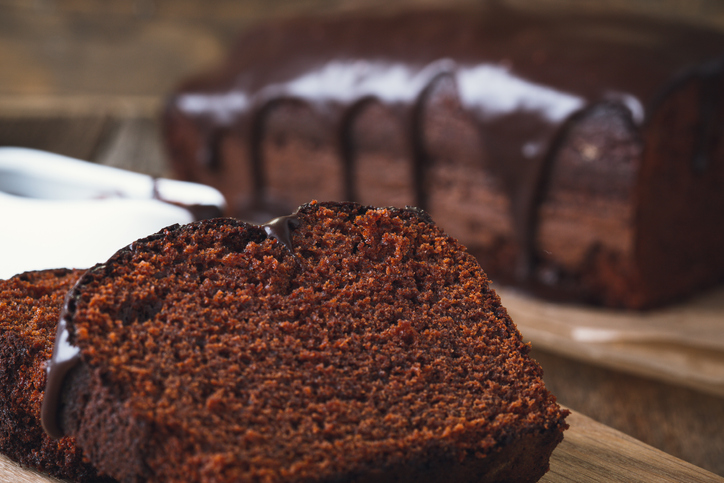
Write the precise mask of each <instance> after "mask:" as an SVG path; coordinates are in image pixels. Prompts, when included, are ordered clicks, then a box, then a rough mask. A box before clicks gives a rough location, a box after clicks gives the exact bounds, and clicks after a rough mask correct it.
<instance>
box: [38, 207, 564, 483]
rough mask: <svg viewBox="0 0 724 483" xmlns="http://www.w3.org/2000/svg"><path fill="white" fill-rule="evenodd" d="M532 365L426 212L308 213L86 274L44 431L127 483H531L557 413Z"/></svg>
mask: <svg viewBox="0 0 724 483" xmlns="http://www.w3.org/2000/svg"><path fill="white" fill-rule="evenodd" d="M528 351H529V346H528V345H526V344H524V343H523V342H522V340H521V336H520V333H519V332H518V330H517V329H516V327H515V325H514V323H513V322H512V321H511V319H510V317H509V316H508V314H507V312H506V310H505V309H504V308H503V307H502V306H501V305H500V300H499V298H498V297H497V295H496V294H495V292H494V291H493V290H492V289H491V288H490V286H489V282H488V280H487V278H486V276H485V274H484V273H483V271H482V270H481V268H480V266H479V265H478V263H477V261H476V260H475V258H474V257H472V256H470V255H469V254H468V253H467V252H466V251H465V250H464V248H462V247H461V246H460V245H459V244H458V243H457V242H456V241H455V240H454V239H451V238H449V237H448V236H447V235H445V234H444V233H443V231H442V230H441V229H439V228H438V227H437V226H436V225H434V224H433V223H432V221H431V220H430V219H429V217H428V216H427V215H426V214H424V213H423V212H421V211H419V210H416V209H392V208H385V209H378V208H372V207H365V206H362V205H358V204H354V203H316V202H313V203H310V204H307V205H304V206H302V207H300V208H299V209H298V211H297V212H296V213H295V214H294V215H292V216H286V217H282V218H279V219H277V220H275V221H274V222H271V223H267V224H266V225H261V226H257V225H250V224H246V223H243V222H241V221H238V220H235V219H230V218H229V219H216V220H210V221H202V222H197V223H193V224H190V225H186V226H181V227H178V226H174V227H170V228H168V229H165V230H163V231H161V232H159V233H158V234H156V235H153V236H150V237H148V238H145V239H142V240H139V241H138V242H136V243H133V244H132V245H131V246H129V247H127V248H125V249H122V250H120V251H119V252H118V253H116V254H115V255H114V256H113V257H112V258H111V259H109V260H108V262H106V263H103V264H99V265H97V266H96V267H94V268H92V269H90V270H89V271H88V272H87V273H86V274H85V275H84V276H83V277H82V279H81V280H80V282H79V283H78V284H77V285H76V286H75V288H74V289H73V290H72V292H71V293H70V295H69V299H68V304H67V306H66V309H65V310H64V312H63V314H62V317H61V323H60V325H59V332H58V338H57V340H56V348H55V352H54V356H53V361H52V365H51V372H50V377H51V379H54V378H57V381H59V382H60V383H59V387H62V389H61V390H60V391H58V393H57V394H55V395H49V394H46V397H45V401H44V406H43V416H44V418H45V420H44V422H45V427H46V429H47V430H48V431H49V432H51V433H52V434H55V435H59V434H62V433H65V434H70V435H73V436H74V437H76V438H77V440H78V442H79V444H80V445H81V446H82V448H83V449H84V451H86V452H87V455H88V457H89V458H90V461H91V462H92V463H94V464H95V465H97V466H98V468H100V469H101V470H102V471H104V472H107V473H108V474H110V475H112V476H114V477H116V478H118V479H119V480H120V481H123V482H140V481H156V482H159V481H200V482H201V481H203V482H211V481H213V482H238V481H265V482H276V481H305V482H312V481H326V482H331V481H349V482H353V481H356V482H363V481H369V482H372V481H374V482H383V481H387V482H392V481H397V482H403V481H411V482H412V481H414V482H425V481H439V482H442V481H456V482H466V481H470V482H481V481H501V482H502V481H536V480H538V479H539V478H540V477H541V476H542V475H543V474H544V473H545V472H546V470H547V468H548V458H549V456H550V454H551V452H552V451H553V449H554V448H555V446H556V445H557V444H558V442H559V441H561V439H562V437H563V434H562V433H563V430H564V429H565V428H566V427H567V425H566V423H565V420H564V419H565V416H566V414H567V411H565V410H563V409H561V408H560V407H559V406H558V405H557V404H556V402H555V398H554V396H552V395H551V394H550V393H549V392H548V391H547V390H546V389H545V387H544V385H543V382H542V379H541V375H542V371H541V368H540V366H539V365H538V364H537V363H536V362H535V361H533V360H532V359H530V357H529V356H528ZM54 384H55V383H54Z"/></svg>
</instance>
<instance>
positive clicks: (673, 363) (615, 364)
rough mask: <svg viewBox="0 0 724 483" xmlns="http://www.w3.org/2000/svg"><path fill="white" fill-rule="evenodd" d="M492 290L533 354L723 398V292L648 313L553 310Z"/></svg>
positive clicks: (575, 308)
mask: <svg viewBox="0 0 724 483" xmlns="http://www.w3.org/2000/svg"><path fill="white" fill-rule="evenodd" d="M495 289H496V291H497V292H498V294H499V295H500V298H501V300H502V302H503V305H504V306H505V307H506V308H507V310H508V313H509V314H510V316H511V317H512V318H513V320H514V321H515V323H516V325H517V326H518V329H519V330H520V332H521V333H522V334H523V338H524V339H526V340H527V341H530V342H531V343H532V344H533V347H534V348H536V349H541V350H544V351H546V352H549V353H552V354H558V355H561V356H565V357H568V358H571V359H574V360H578V361H583V362H589V363H591V364H594V365H597V366H603V367H608V368H611V369H615V370H617V371H624V372H627V373H630V374H635V375H638V376H643V377H646V378H653V379H657V380H660V381H663V382H667V383H671V384H674V385H676V386H680V387H688V388H691V389H695V390H697V391H701V392H704V393H707V394H711V395H714V396H719V397H724V286H719V287H717V288H715V289H713V290H710V291H708V292H707V293H704V294H702V295H700V296H698V297H695V298H693V299H690V300H687V301H685V302H682V303H680V304H675V305H672V306H669V307H665V308H662V309H657V310H652V311H648V312H627V311H620V310H611V309H602V308H595V307H584V306H577V305H572V304H557V303H552V302H546V301H544V300H540V299H535V298H532V297H530V296H527V295H525V294H522V293H520V292H517V291H515V290H511V289H507V288H505V287H503V288H501V287H495Z"/></svg>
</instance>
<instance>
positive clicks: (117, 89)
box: [0, 0, 724, 475]
mask: <svg viewBox="0 0 724 483" xmlns="http://www.w3.org/2000/svg"><path fill="white" fill-rule="evenodd" d="M491 1H492V0H491ZM498 1H501V2H503V3H506V4H510V5H512V6H514V7H516V8H521V9H553V10H555V9H576V10H587V11H593V12H604V11H606V12H610V11H623V12H637V13H641V14H644V15H650V16H657V17H663V18H670V19H677V20H680V21H684V22H691V23H696V24H702V25H709V26H712V27H714V28H718V29H721V30H724V1H722V0H654V1H652V0H498ZM483 4H484V0H448V1H444V0H156V1H154V0H95V1H94V0H0V146H3V145H14V146H26V147H34V148H39V149H46V150H49V151H53V152H57V153H60V154H66V155H70V156H74V157H77V158H81V159H85V160H89V161H95V162H100V163H103V164H109V165H114V166H120V167H124V168H127V169H133V170H136V171H140V172H144V173H148V174H152V175H162V176H170V175H171V173H170V172H169V170H168V167H167V164H166V162H165V159H164V153H163V150H162V148H161V146H160V143H159V136H158V126H157V124H156V119H157V115H158V112H159V110H160V109H161V106H162V105H163V100H164V97H165V96H166V95H167V93H169V92H170V91H171V90H172V89H173V87H174V86H175V85H176V84H177V83H178V82H179V81H180V80H181V79H182V78H184V77H185V76H187V75H189V74H191V73H194V72H198V71H200V70H203V69H204V68H206V67H208V66H211V65H214V64H216V63H218V62H219V61H220V60H221V59H222V58H223V56H224V54H225V52H226V51H227V49H228V48H229V46H230V44H231V43H232V42H233V40H234V39H235V37H236V36H237V35H238V34H239V33H240V32H241V31H243V30H244V29H245V28H248V27H249V26H250V25H253V24H255V23H257V22H261V21H263V20H265V19H269V18H273V17H280V16H292V15H328V14H334V13H337V12H346V13H349V12H362V11H369V10H373V11H391V10H400V9H409V8H431V7H438V6H441V5H448V6H449V5H453V6H455V7H459V8H471V9H475V8H480V6H481V5H483ZM723 48H724V46H723ZM535 356H536V357H537V358H538V359H539V360H540V361H541V362H542V364H543V367H544V369H545V370H546V380H547V383H548V384H549V386H550V387H551V388H552V389H553V391H554V392H555V393H556V394H558V396H559V399H560V400H561V401H562V402H563V403H565V404H567V405H568V406H570V407H572V408H573V409H576V410H578V411H581V412H583V413H584V414H588V415H589V416H592V417H593V418H594V419H597V420H599V421H601V422H603V423H605V424H608V425H611V426H613V427H615V428H617V429H620V430H622V431H625V432H628V433H629V434H632V435H633V436H635V437H636V438H639V439H642V440H643V441H645V442H648V443H649V444H652V445H654V446H656V447H659V448H661V449H664V450H665V451H668V452H670V453H672V454H674V455H676V456H679V457H681V458H684V459H686V460H688V461H691V462H693V463H694V464H697V465H700V466H703V467H705V468H708V469H710V470H712V471H715V472H717V473H719V474H722V475H724V436H723V435H722V432H721V430H720V428H721V426H722V423H724V399H722V398H720V397H717V396H714V395H711V394H706V393H703V392H699V391H696V390H692V389H690V388H688V389H687V388H683V387H677V386H676V385H672V384H670V383H666V382H662V381H655V380H648V379H645V378H641V377H639V376H636V375H632V374H624V373H621V372H618V371H614V370H611V369H610V368H606V367H605V366H598V365H596V364H591V363H587V362H582V361H579V360H574V359H570V358H567V357H562V356H560V355H559V354H555V353H552V352H546V351H540V350H538V351H536V352H535Z"/></svg>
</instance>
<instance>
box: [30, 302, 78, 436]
mask: <svg viewBox="0 0 724 483" xmlns="http://www.w3.org/2000/svg"><path fill="white" fill-rule="evenodd" d="M73 293H74V290H71V291H70V292H69V294H68V296H67V297H66V299H65V304H64V307H63V310H62V312H61V317H60V320H59V321H58V328H57V330H56V334H55V344H54V346H53V355H52V356H51V358H50V360H49V361H48V365H47V367H46V371H47V373H48V378H47V382H46V383H45V393H44V395H43V405H42V407H41V411H40V418H41V423H42V425H43V429H44V430H45V432H46V433H48V435H50V436H52V437H53V438H60V437H62V436H63V431H62V430H61V429H60V425H59V424H58V409H59V405H60V394H61V391H62V389H63V381H64V380H65V377H66V375H67V374H68V373H69V372H70V371H71V370H72V369H73V368H74V367H76V366H77V365H78V363H79V362H80V349H79V348H78V347H76V346H74V345H72V344H71V343H70V341H69V340H68V339H69V333H68V321H67V317H68V313H69V311H70V310H69V309H71V307H70V305H71V304H73V303H74V302H73V299H72V298H71V297H72V296H73Z"/></svg>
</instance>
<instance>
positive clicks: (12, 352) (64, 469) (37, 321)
mask: <svg viewBox="0 0 724 483" xmlns="http://www.w3.org/2000/svg"><path fill="white" fill-rule="evenodd" d="M82 273H83V271H80V270H66V269H59V270H43V271H36V272H26V273H22V274H19V275H16V276H14V277H12V278H10V279H8V280H0V452H1V453H3V454H5V455H7V456H8V457H10V458H12V459H14V460H15V461H17V462H19V463H21V464H23V465H26V466H30V467H33V468H37V469H39V470H41V471H45V472H47V473H49V474H51V475H53V476H56V477H58V478H69V479H72V480H74V481H79V482H91V481H110V480H109V479H105V480H103V479H101V478H97V472H96V470H95V469H94V468H93V467H91V466H90V465H89V464H88V463H87V462H83V456H82V454H81V451H80V449H79V448H78V447H77V446H76V444H75V442H74V440H73V438H70V437H64V438H61V439H59V440H56V439H53V438H50V437H49V436H48V435H46V434H45V432H44V431H43V428H42V427H41V424H40V408H41V402H42V400H43V390H44V388H45V380H46V373H45V365H46V362H47V361H48V359H50V355H51V352H52V350H53V339H54V337H55V329H56V325H57V323H58V316H59V315H60V309H61V307H62V305H63V299H64V297H65V294H66V292H68V290H69V289H70V288H71V287H72V286H73V284H74V283H75V282H76V280H78V278H80V276H81V274H82Z"/></svg>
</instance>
